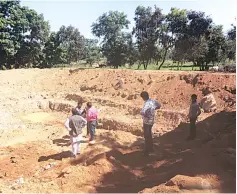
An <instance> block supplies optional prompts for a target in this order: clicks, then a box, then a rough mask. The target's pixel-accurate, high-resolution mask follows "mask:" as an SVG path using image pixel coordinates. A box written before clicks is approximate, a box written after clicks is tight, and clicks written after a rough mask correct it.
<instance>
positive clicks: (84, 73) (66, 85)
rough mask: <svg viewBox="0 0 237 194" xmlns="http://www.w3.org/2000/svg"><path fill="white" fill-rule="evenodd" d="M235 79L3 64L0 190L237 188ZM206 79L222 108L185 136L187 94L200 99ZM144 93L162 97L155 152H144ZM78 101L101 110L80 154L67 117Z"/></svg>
mask: <svg viewBox="0 0 237 194" xmlns="http://www.w3.org/2000/svg"><path fill="white" fill-rule="evenodd" d="M119 79H121V80H122V84H121V85H122V87H121V88H116V84H117V82H118V81H119ZM235 79H236V76H235V74H211V73H199V72H169V71H167V72H157V71H130V70H79V71H76V72H74V73H69V69H63V70H60V69H47V70H39V69H34V70H10V71H1V72H0V80H1V95H0V118H1V119H0V142H1V143H0V144H1V148H0V153H1V154H0V191H2V192H235V191H236V188H235V181H236V180H235V172H236V169H235V157H236V149H235V146H236V138H235V133H236V131H235V129H236V125H235V121H236V112H235V91H236V86H235ZM207 86H208V87H210V88H211V90H212V91H213V94H214V96H215V98H216V100H217V106H218V111H217V113H215V114H212V113H209V114H202V115H201V117H200V119H199V123H198V125H197V129H198V133H197V134H198V138H197V139H196V140H195V141H191V142H189V141H185V138H186V136H187V135H188V123H187V121H186V115H187V110H188V107H189V101H190V96H191V94H193V93H196V94H198V97H199V99H201V97H202V92H201V90H202V89H203V88H205V87H207ZM142 90H147V91H148V92H149V93H150V94H151V97H152V98H154V99H156V100H158V101H159V102H161V104H162V109H161V110H160V111H158V113H157V116H156V124H155V126H154V132H155V133H154V144H155V148H156V149H155V150H156V151H155V154H154V155H153V156H150V157H149V158H145V157H143V156H142V149H143V144H144V142H143V138H142V129H141V122H142V121H141V118H140V115H139V112H140V109H141V107H142V105H143V102H142V100H141V99H140V97H139V94H140V92H141V91H142ZM79 99H81V100H83V101H84V102H86V101H92V103H93V104H94V105H95V106H96V107H99V108H102V111H101V113H100V119H99V123H100V125H99V129H97V132H96V142H97V143H96V145H95V146H94V147H90V146H88V145H87V139H86V138H85V139H84V140H83V142H82V154H81V155H80V156H78V157H77V159H76V160H73V159H71V158H70V149H71V147H70V142H69V137H68V135H67V131H66V130H65V129H64V127H63V122H64V121H65V119H66V117H67V116H68V115H70V113H69V112H70V108H71V107H74V106H75V105H76V101H77V100H79ZM84 133H85V131H84ZM19 178H23V179H24V183H19V182H17V180H19Z"/></svg>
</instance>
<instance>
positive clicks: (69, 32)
mask: <svg viewBox="0 0 237 194" xmlns="http://www.w3.org/2000/svg"><path fill="white" fill-rule="evenodd" d="M57 37H58V41H59V42H60V47H61V48H62V49H63V50H66V51H67V55H66V56H67V63H68V64H70V63H71V62H77V61H78V60H80V59H82V58H83V54H84V53H83V52H84V46H85V45H84V37H83V36H82V35H81V34H80V32H79V30H78V29H77V28H74V27H73V26H68V27H65V26H62V27H61V28H60V29H59V31H58V32H57Z"/></svg>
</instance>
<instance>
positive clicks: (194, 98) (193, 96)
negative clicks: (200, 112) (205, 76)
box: [191, 94, 197, 102]
mask: <svg viewBox="0 0 237 194" xmlns="http://www.w3.org/2000/svg"><path fill="white" fill-rule="evenodd" d="M191 100H192V102H197V95H196V94H192V96H191Z"/></svg>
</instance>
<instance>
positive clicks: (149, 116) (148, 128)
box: [141, 91, 161, 156]
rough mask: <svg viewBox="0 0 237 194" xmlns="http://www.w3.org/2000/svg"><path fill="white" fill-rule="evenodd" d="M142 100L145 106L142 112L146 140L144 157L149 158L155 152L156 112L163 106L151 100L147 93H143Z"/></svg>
mask: <svg viewBox="0 0 237 194" xmlns="http://www.w3.org/2000/svg"><path fill="white" fill-rule="evenodd" d="M141 97H142V99H143V100H144V101H145V104H144V106H143V108H142V110H141V115H142V119H143V132H144V138H145V150H144V155H146V156H148V155H149V153H151V152H153V151H154V150H153V140H152V127H153V125H154V120H155V111H156V110H157V109H160V108H161V104H160V103H159V102H157V101H155V100H152V99H150V98H149V94H148V93H147V92H145V91H144V92H142V93H141Z"/></svg>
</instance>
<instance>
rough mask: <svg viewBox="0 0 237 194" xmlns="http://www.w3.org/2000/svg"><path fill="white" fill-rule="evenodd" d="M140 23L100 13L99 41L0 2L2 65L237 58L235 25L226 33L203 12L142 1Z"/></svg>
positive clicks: (204, 63) (201, 62)
mask: <svg viewBox="0 0 237 194" xmlns="http://www.w3.org/2000/svg"><path fill="white" fill-rule="evenodd" d="M134 21H135V26H134V28H133V29H131V31H130V32H128V30H126V29H128V25H129V24H130V21H129V20H128V19H127V16H126V15H125V14H124V13H122V12H118V11H109V12H108V13H104V14H103V15H101V16H100V17H99V18H98V19H97V20H96V21H95V22H94V23H93V24H92V26H91V28H92V29H91V30H92V33H93V35H94V36H95V37H97V38H98V39H99V40H100V41H98V40H94V39H86V38H85V37H84V36H83V35H82V34H81V33H80V31H79V30H78V29H77V28H75V27H73V26H68V27H66V26H62V27H61V28H60V29H59V31H58V32H50V25H49V23H48V22H47V21H45V19H44V17H43V15H42V14H38V13H37V12H36V11H34V10H32V9H30V8H28V7H24V6H21V5H20V2H19V1H0V69H11V68H27V67H28V68H30V67H37V68H50V67H54V66H57V65H58V64H72V63H77V62H79V61H82V60H83V61H85V63H87V64H93V63H95V62H96V63H102V61H104V59H105V61H106V64H107V65H109V66H113V67H115V68H118V67H120V66H124V65H125V64H126V65H128V66H130V67H131V66H133V65H134V64H137V65H138V68H139V67H140V66H143V67H144V69H147V67H148V66H149V65H153V66H154V65H155V66H156V67H157V69H160V68H162V66H164V64H165V62H166V61H167V60H168V61H173V62H175V63H181V64H184V63H189V64H191V65H193V66H197V67H199V68H200V70H206V69H208V67H209V66H212V65H216V64H225V63H230V62H231V63H235V55H236V26H234V25H232V26H230V29H229V31H228V33H226V34H224V33H223V29H222V26H221V25H216V24H214V22H213V21H212V19H211V18H210V17H208V16H206V15H205V13H204V12H199V11H189V10H183V9H177V8H171V10H170V12H169V13H168V14H167V15H165V14H163V13H162V10H161V9H160V8H158V7H156V6H154V7H153V8H151V7H143V6H138V7H137V8H136V10H135V16H134Z"/></svg>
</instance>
